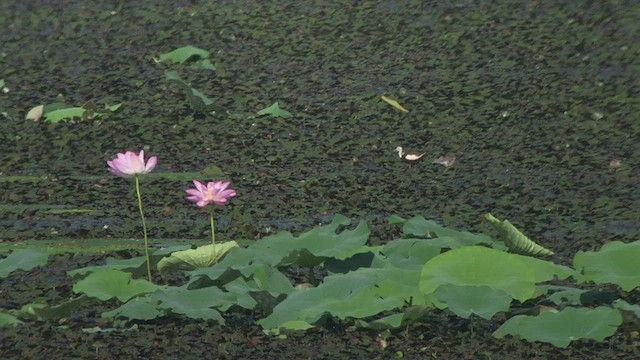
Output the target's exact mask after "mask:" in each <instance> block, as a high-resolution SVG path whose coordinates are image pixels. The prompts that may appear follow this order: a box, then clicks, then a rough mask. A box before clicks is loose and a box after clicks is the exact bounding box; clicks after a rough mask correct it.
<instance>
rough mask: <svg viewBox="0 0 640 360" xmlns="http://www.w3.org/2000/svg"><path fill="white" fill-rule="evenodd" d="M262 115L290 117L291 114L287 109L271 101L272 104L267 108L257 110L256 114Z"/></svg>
mask: <svg viewBox="0 0 640 360" xmlns="http://www.w3.org/2000/svg"><path fill="white" fill-rule="evenodd" d="M262 115H271V116H273V117H283V118H290V117H292V116H293V115H292V114H291V113H290V112H288V111H287V110H284V109H281V108H280V105H278V103H277V102H275V103H273V105H271V106H269V107H268V108H265V109H262V110H260V111H258V116H262Z"/></svg>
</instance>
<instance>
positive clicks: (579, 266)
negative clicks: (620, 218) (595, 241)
mask: <svg viewBox="0 0 640 360" xmlns="http://www.w3.org/2000/svg"><path fill="white" fill-rule="evenodd" d="M573 266H574V267H575V268H576V270H578V272H579V273H578V274H577V275H576V278H577V280H578V281H579V282H585V281H593V282H595V283H596V284H606V283H610V284H617V285H619V286H620V287H621V288H622V289H623V290H625V291H631V290H633V289H635V288H636V287H638V286H639V285H640V241H634V242H632V243H628V244H625V243H622V242H620V241H612V242H610V243H607V244H605V245H604V246H603V247H602V249H600V251H595V252H592V251H588V252H584V251H578V253H577V254H576V255H575V256H574V257H573Z"/></svg>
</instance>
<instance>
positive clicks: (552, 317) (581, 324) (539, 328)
mask: <svg viewBox="0 0 640 360" xmlns="http://www.w3.org/2000/svg"><path fill="white" fill-rule="evenodd" d="M620 324H622V315H621V314H620V311H618V310H617V309H612V308H609V307H604V306H601V307H597V308H595V309H589V308H573V307H570V308H566V309H564V310H562V311H560V312H557V313H554V312H546V313H544V314H542V315H538V316H524V315H518V316H514V317H512V318H511V319H509V320H507V321H506V322H505V323H504V324H502V326H500V328H499V329H498V330H496V331H495V332H494V333H493V336H495V337H497V338H502V337H504V336H506V335H512V336H516V337H518V338H521V339H524V340H527V341H530V342H532V341H540V342H546V343H550V344H553V345H554V346H557V347H563V348H564V347H567V346H569V343H571V342H572V341H575V340H578V339H593V340H596V341H602V340H604V339H605V338H607V337H609V336H611V335H613V334H614V333H615V332H616V330H617V328H618V326H619V325H620Z"/></svg>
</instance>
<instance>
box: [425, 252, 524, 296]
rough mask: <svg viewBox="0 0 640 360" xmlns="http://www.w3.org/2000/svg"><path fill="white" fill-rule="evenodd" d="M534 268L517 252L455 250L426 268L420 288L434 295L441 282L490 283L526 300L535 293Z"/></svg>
mask: <svg viewBox="0 0 640 360" xmlns="http://www.w3.org/2000/svg"><path fill="white" fill-rule="evenodd" d="M535 282H536V277H535V273H534V271H533V270H532V269H531V268H530V267H529V266H527V264H526V263H525V262H524V261H522V260H520V258H519V257H518V256H517V255H512V254H508V253H505V252H502V251H498V250H494V249H490V248H486V247H482V246H468V247H462V248H457V249H453V250H451V251H448V252H446V253H444V254H441V255H438V256H436V257H434V258H433V259H431V260H429V261H428V262H427V263H426V264H425V265H424V267H423V268H422V273H421V275H420V291H421V292H422V293H424V294H430V293H432V292H434V291H436V290H437V289H438V287H439V286H440V285H445V284H452V285H458V286H488V287H490V288H492V289H497V290H502V291H504V292H505V293H507V294H509V295H511V297H513V298H514V299H518V300H519V301H521V302H523V301H525V300H527V299H530V298H531V297H532V296H533V293H534V290H535Z"/></svg>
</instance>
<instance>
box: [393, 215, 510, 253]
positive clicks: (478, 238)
mask: <svg viewBox="0 0 640 360" xmlns="http://www.w3.org/2000/svg"><path fill="white" fill-rule="evenodd" d="M389 223H391V224H398V225H402V232H403V234H404V235H403V237H404V238H406V239H410V238H421V239H428V242H429V244H431V245H432V246H439V247H441V248H450V249H453V248H458V247H464V246H472V245H489V246H491V247H493V248H496V249H502V248H504V245H502V243H501V242H499V241H495V240H494V239H492V238H491V237H490V236H488V235H484V234H473V233H470V232H468V231H462V230H456V229H451V228H447V227H444V226H442V225H439V224H438V223H436V222H435V221H433V220H427V219H425V218H424V217H422V216H420V215H416V216H414V217H412V218H411V219H408V220H405V219H403V218H401V217H399V216H396V215H394V216H391V217H390V218H389Z"/></svg>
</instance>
